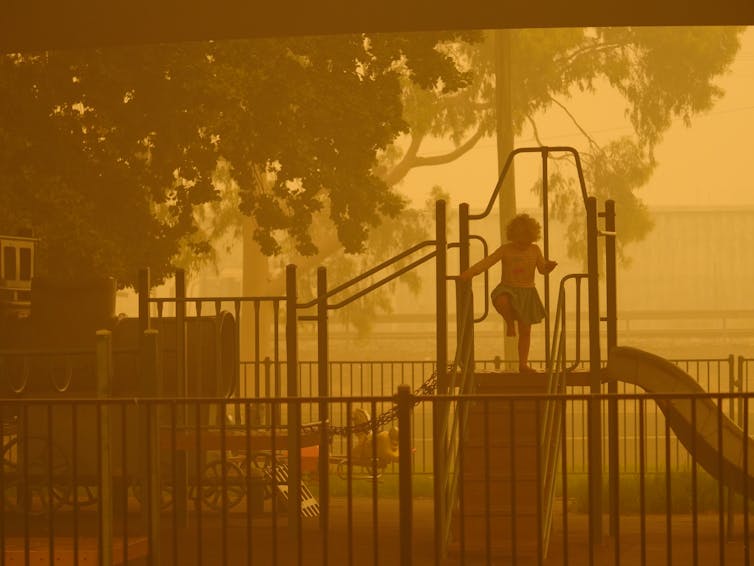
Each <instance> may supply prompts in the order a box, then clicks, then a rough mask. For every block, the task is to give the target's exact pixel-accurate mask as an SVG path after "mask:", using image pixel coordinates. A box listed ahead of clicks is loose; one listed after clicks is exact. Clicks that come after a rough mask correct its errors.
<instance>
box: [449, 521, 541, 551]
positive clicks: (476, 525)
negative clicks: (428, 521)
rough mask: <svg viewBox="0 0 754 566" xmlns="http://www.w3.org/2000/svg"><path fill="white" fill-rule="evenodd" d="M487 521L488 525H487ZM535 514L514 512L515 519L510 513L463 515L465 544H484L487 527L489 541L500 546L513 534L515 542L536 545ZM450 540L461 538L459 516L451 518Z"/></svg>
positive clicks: (537, 530) (536, 525)
mask: <svg viewBox="0 0 754 566" xmlns="http://www.w3.org/2000/svg"><path fill="white" fill-rule="evenodd" d="M488 521H489V525H488ZM537 523H538V519H537V516H536V515H525V514H518V513H517V514H516V518H515V521H513V520H512V518H511V516H510V515H490V516H489V519H488V518H487V516H485V515H464V516H463V532H464V539H465V540H466V542H467V544H469V543H470V544H473V545H485V544H486V542H487V536H488V533H487V529H488V528H489V537H490V541H492V542H493V543H497V544H498V545H500V546H505V543H506V542H510V540H511V539H512V537H513V535H514V528H515V538H516V542H517V543H520V544H530V545H532V544H533V545H536V542H537V533H538V532H539V527H538V524H537ZM451 533H452V540H454V541H459V540H460V539H461V521H460V516H458V517H454V518H453V524H452V526H451Z"/></svg>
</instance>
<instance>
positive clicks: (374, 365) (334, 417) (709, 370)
mask: <svg viewBox="0 0 754 566" xmlns="http://www.w3.org/2000/svg"><path fill="white" fill-rule="evenodd" d="M671 361H672V362H673V363H674V364H676V365H677V366H678V367H680V368H681V369H683V370H684V371H685V372H686V373H688V374H689V375H691V376H692V377H694V378H695V379H696V380H697V382H698V383H699V384H700V385H701V386H702V388H703V389H704V390H705V391H708V392H710V393H728V392H748V391H754V369H752V368H754V359H749V358H744V357H742V356H738V357H736V356H734V355H730V356H728V357H726V358H706V359H702V358H698V359H675V360H671ZM475 364H476V368H477V369H478V370H479V371H512V370H513V369H514V367H513V365H512V364H513V363H512V362H509V363H506V362H505V361H503V360H501V359H500V358H496V359H489V360H476V362H475ZM532 365H533V366H534V367H537V368H538V369H540V370H543V369H544V362H543V361H535V362H532ZM587 365H588V362H582V363H581V364H580V366H579V368H581V369H586V367H587ZM328 366H329V372H328V373H329V375H330V391H331V392H332V394H333V395H344V396H354V397H369V396H374V395H390V394H391V392H393V391H395V390H396V388H397V387H398V385H399V384H406V385H408V386H409V387H410V388H411V390H412V391H416V390H417V389H418V388H419V387H420V386H421V385H422V383H424V382H425V381H426V380H427V379H428V378H429V377H430V376H431V375H432V373H433V372H434V370H435V364H434V362H431V361H418V360H417V361H340V362H339V361H332V362H329V364H328ZM286 369H287V365H286V363H285V362H280V363H279V364H275V363H273V362H272V360H269V359H265V360H262V361H261V362H259V363H256V362H245V363H242V364H241V394H242V395H246V394H248V395H249V396H252V397H263V396H275V395H277V394H279V393H280V391H281V388H282V386H281V385H280V381H279V380H280V376H285V375H286ZM299 375H300V389H299V390H300V392H301V394H302V395H305V396H308V395H317V362H316V361H302V362H299ZM276 384H277V385H276ZM568 391H569V392H570V393H574V394H586V393H588V391H589V388H588V387H585V386H575V385H571V386H569V388H568ZM606 391H607V389H606V388H605V392H606ZM618 392H619V393H621V394H639V393H643V391H641V390H640V389H638V388H637V387H635V386H633V385H628V384H623V383H619V385H618ZM367 409H369V408H368V407H367ZM375 409H376V411H377V414H378V415H379V414H381V413H383V412H384V411H386V410H388V409H389V404H388V405H386V404H384V403H379V404H377V405H376V407H375ZM586 410H587V408H586V403H585V402H582V403H577V402H574V403H572V404H571V405H569V411H568V414H567V421H566V428H567V445H568V450H569V454H568V456H569V457H568V465H569V472H571V473H586V471H587V454H586V451H585V448H584V446H585V445H584V444H583V439H584V437H585V435H586V429H587V418H586ZM723 410H724V413H725V414H726V416H728V417H729V418H731V419H732V420H733V421H734V422H737V423H738V424H739V426H740V425H741V423H742V422H743V421H742V418H743V416H742V408H741V404H740V402H737V403H733V402H731V401H726V403H724V406H723ZM303 417H304V420H308V421H316V420H318V413H317V407H313V406H312V407H311V408H310V409H309V412H308V413H305V414H304V415H303ZM619 417H620V422H619V424H620V430H621V445H620V451H621V460H622V462H623V465H624V466H625V468H626V471H629V472H631V473H635V472H636V471H637V465H638V464H637V462H638V454H639V444H638V426H639V424H638V420H637V408H636V407H634V406H631V405H629V404H627V405H625V406H624V407H623V410H622V411H621V412H620V415H619ZM646 418H647V420H646V423H645V425H646V431H645V438H646V442H647V445H646V446H645V450H646V457H647V460H646V464H647V467H648V472H649V473H652V472H653V471H654V470H658V469H659V468H660V467H661V463H662V459H663V458H664V454H663V450H664V443H665V440H666V439H665V431H664V429H663V426H662V414H661V412H660V411H659V410H658V408H657V406H656V405H655V404H654V403H648V404H647V407H646ZM330 419H331V422H332V424H334V425H342V424H343V423H345V422H346V420H347V415H346V414H345V413H343V412H342V411H335V412H334V413H331V414H330ZM414 419H415V421H414V428H413V430H412V434H413V437H412V446H413V447H414V450H415V461H414V465H415V468H414V471H415V473H418V474H431V473H432V407H431V404H427V405H425V404H420V405H418V406H417V407H416V409H415V410H414ZM603 427H604V428H605V429H606V427H607V417H605V418H604V422H603ZM671 441H672V439H671ZM333 442H334V450H336V451H338V450H340V451H342V450H343V449H344V444H343V439H342V438H341V437H335V438H334V439H333ZM607 453H608V452H607V449H606V447H605V449H604V450H603V454H604V455H605V458H607ZM671 462H672V465H673V469H675V470H678V471H682V470H687V469H688V467H689V466H690V458H689V455H688V453H687V451H685V450H684V449H683V447H682V446H680V445H679V444H677V443H676V442H675V441H672V444H671ZM605 465H607V462H605ZM386 472H387V473H397V471H396V470H395V469H393V468H392V467H391V468H388V470H386Z"/></svg>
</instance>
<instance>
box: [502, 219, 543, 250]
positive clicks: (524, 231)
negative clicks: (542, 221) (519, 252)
mask: <svg viewBox="0 0 754 566" xmlns="http://www.w3.org/2000/svg"><path fill="white" fill-rule="evenodd" d="M540 232H541V227H540V225H539V222H537V221H536V220H534V218H532V217H531V216H529V215H528V214H518V215H516V216H515V217H514V218H513V219H512V220H511V221H510V222H508V226H507V227H506V228H505V235H506V236H507V237H508V240H509V241H510V242H527V243H529V244H531V243H533V242H536V241H537V240H539V236H540Z"/></svg>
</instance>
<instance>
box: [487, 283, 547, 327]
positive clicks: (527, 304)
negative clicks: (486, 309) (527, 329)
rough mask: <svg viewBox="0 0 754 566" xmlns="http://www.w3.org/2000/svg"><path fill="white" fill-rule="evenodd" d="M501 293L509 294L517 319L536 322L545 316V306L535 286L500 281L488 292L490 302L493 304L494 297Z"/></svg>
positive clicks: (531, 322) (528, 322) (529, 322)
mask: <svg viewBox="0 0 754 566" xmlns="http://www.w3.org/2000/svg"><path fill="white" fill-rule="evenodd" d="M503 293H506V294H507V295H509V296H510V298H511V299H510V300H511V306H512V307H513V310H514V311H515V313H516V319H517V320H520V321H521V322H524V323H526V324H536V323H538V322H541V321H542V319H544V318H545V307H544V305H543V304H542V300H541V299H540V298H539V293H537V289H536V288H535V287H511V286H509V285H506V284H505V283H500V284H499V285H498V286H497V287H495V288H494V289H493V290H492V293H490V298H491V299H492V303H493V304H494V303H495V299H496V298H497V297H498V296H499V295H502V294H503Z"/></svg>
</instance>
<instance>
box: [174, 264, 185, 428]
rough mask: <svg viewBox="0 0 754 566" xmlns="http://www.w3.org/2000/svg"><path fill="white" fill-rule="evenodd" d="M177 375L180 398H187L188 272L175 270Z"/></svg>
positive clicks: (182, 414) (179, 416) (183, 414)
mask: <svg viewBox="0 0 754 566" xmlns="http://www.w3.org/2000/svg"><path fill="white" fill-rule="evenodd" d="M175 373H176V378H177V383H178V387H177V388H176V389H177V390H176V393H177V394H178V397H186V395H187V394H188V384H187V382H186V272H185V271H184V270H183V269H176V270H175ZM178 418H179V419H180V420H179V423H180V424H185V422H186V421H185V407H184V410H183V411H180V412H179V415H178Z"/></svg>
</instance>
